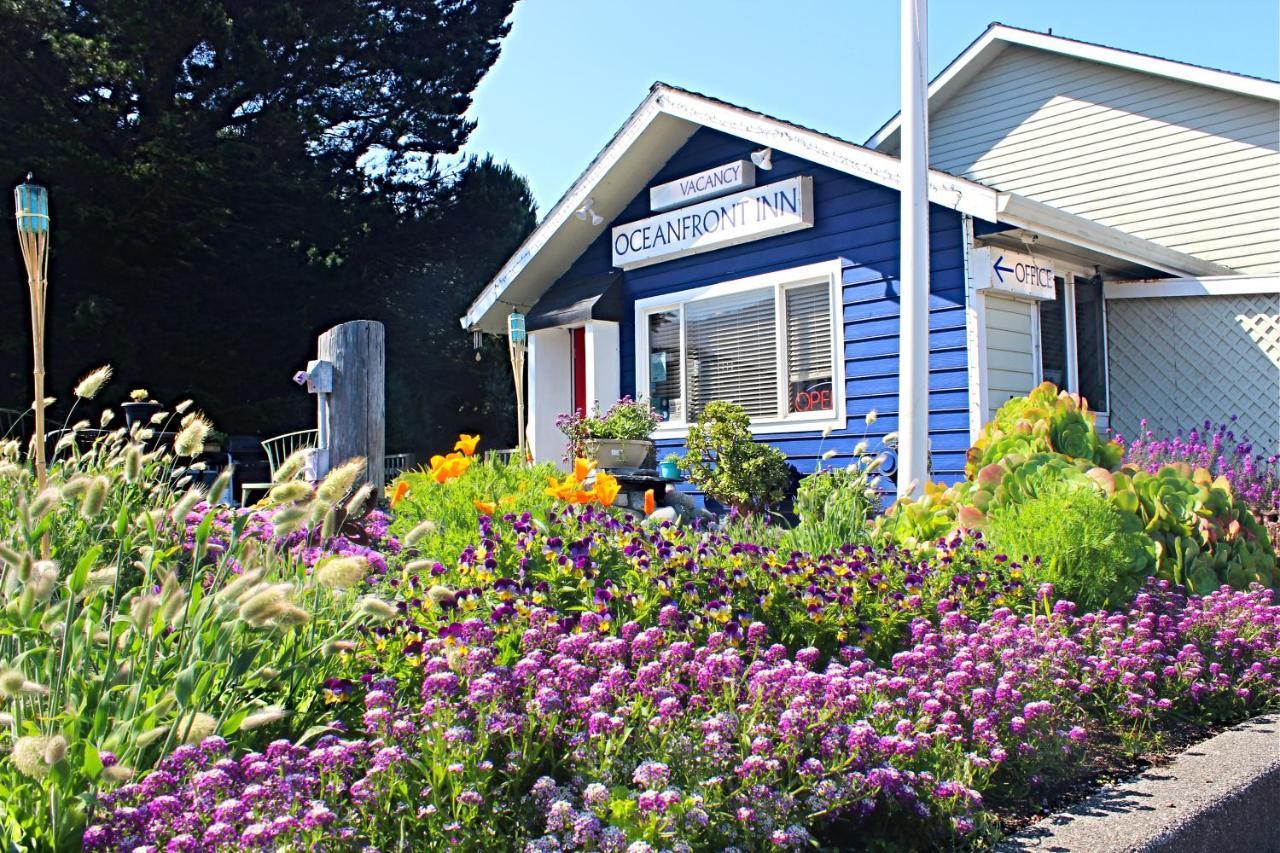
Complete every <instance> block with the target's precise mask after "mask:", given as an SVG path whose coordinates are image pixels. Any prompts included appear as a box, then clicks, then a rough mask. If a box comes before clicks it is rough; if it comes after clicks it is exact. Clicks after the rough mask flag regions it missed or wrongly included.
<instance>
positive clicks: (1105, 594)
mask: <svg viewBox="0 0 1280 853" xmlns="http://www.w3.org/2000/svg"><path fill="white" fill-rule="evenodd" d="M1033 481H1034V488H1033V489H1032V490H1030V491H1028V492H1026V493H1024V495H1023V496H1022V497H1021V498H1020V499H1019V500H1015V501H1009V502H1007V503H1005V504H1003V505H1001V506H999V507H996V508H994V509H992V510H991V512H989V513H988V514H987V521H986V525H985V532H986V534H987V539H988V541H989V542H990V544H991V547H992V548H994V549H995V550H996V551H998V552H1000V553H1003V554H1008V555H1009V556H1010V557H1012V558H1014V559H1019V558H1021V559H1022V560H1023V572H1024V575H1025V577H1026V579H1027V580H1028V581H1033V582H1035V583H1045V582H1048V583H1052V584H1053V586H1054V590H1055V592H1056V594H1057V595H1058V596H1060V597H1062V598H1068V599H1071V600H1072V601H1075V602H1076V603H1077V604H1079V605H1080V606H1081V607H1083V608H1086V609H1089V610H1095V609H1098V608H1101V607H1123V606H1125V605H1126V604H1128V602H1129V601H1130V600H1131V599H1132V597H1133V594H1134V593H1135V592H1137V590H1138V588H1139V587H1140V586H1141V585H1142V582H1143V581H1144V580H1145V579H1146V576H1147V571H1146V570H1147V568H1148V566H1149V565H1151V564H1152V563H1154V547H1153V545H1152V543H1151V541H1150V539H1149V538H1148V537H1145V536H1143V534H1142V529H1141V526H1140V525H1139V524H1138V521H1137V519H1136V518H1135V517H1134V516H1133V515H1132V514H1130V513H1125V512H1122V511H1121V510H1120V509H1119V508H1117V507H1116V506H1115V505H1114V504H1113V503H1111V501H1109V500H1108V499H1107V496H1106V494H1105V493H1103V491H1102V490H1101V488H1099V487H1097V486H1095V485H1093V484H1092V483H1082V482H1076V481H1072V480H1068V479H1064V478H1061V477H1059V476H1056V475H1055V474H1045V475H1041V476H1040V477H1036V478H1033Z"/></svg>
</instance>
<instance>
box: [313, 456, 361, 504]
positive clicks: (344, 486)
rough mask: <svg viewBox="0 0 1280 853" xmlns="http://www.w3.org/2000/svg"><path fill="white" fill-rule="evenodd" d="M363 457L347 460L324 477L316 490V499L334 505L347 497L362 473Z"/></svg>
mask: <svg viewBox="0 0 1280 853" xmlns="http://www.w3.org/2000/svg"><path fill="white" fill-rule="evenodd" d="M364 469H365V460H364V457H363V456H357V457H355V458H354V459H348V460H347V461H346V462H343V463H342V464H341V465H339V466H338V467H337V468H334V469H333V470H332V471H330V472H329V473H328V474H326V475H325V478H324V480H323V481H322V482H321V483H320V485H319V486H318V487H317V488H316V497H317V498H319V499H320V500H322V501H324V502H325V503H327V504H336V503H337V502H338V501H340V500H342V499H343V498H344V497H346V496H347V493H348V492H350V491H351V487H352V486H354V485H355V483H356V479H357V478H358V477H359V476H360V475H361V474H363V473H364Z"/></svg>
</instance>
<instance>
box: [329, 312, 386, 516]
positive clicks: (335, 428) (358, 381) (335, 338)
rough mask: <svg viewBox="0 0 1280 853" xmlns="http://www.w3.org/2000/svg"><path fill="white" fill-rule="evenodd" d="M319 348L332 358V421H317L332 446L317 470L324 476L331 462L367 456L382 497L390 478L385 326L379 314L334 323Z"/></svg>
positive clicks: (371, 479) (370, 478)
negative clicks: (372, 317) (388, 475)
mask: <svg viewBox="0 0 1280 853" xmlns="http://www.w3.org/2000/svg"><path fill="white" fill-rule="evenodd" d="M317 354H318V356H319V358H320V360H321V361H327V362H330V363H332V364H333V392H332V393H331V394H329V395H328V400H327V405H326V406H325V407H324V408H326V409H327V410H328V412H327V415H328V423H327V424H326V423H321V424H319V433H320V435H325V436H327V437H328V446H327V447H325V448H321V452H320V454H319V460H318V467H319V468H321V469H322V470H318V471H317V472H316V474H317V476H324V474H326V473H328V470H329V468H331V467H335V466H337V465H341V464H342V463H343V462H346V461H347V460H348V459H351V458H353V457H356V456H363V457H364V458H365V459H367V460H368V467H367V468H366V469H365V477H366V479H367V480H368V481H369V482H370V483H372V484H373V486H374V488H375V489H376V490H377V494H378V497H381V496H382V489H383V486H384V485H385V484H386V474H385V470H384V465H385V463H386V407H387V403H386V362H387V334H386V330H385V329H384V328H383V326H382V324H381V323H379V322H377V321H375V320H352V321H351V322H349V323H343V324H341V325H339V326H334V327H333V328H332V329H330V330H329V331H327V332H325V333H324V334H322V335H321V336H320V343H319V346H318V348H317ZM320 417H321V419H323V418H324V417H325V414H323V413H322V414H321V415H320Z"/></svg>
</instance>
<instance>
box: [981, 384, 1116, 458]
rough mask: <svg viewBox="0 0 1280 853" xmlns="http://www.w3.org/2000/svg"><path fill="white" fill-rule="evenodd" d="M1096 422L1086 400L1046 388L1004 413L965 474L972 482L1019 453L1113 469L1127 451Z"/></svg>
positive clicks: (995, 420) (985, 434)
mask: <svg viewBox="0 0 1280 853" xmlns="http://www.w3.org/2000/svg"><path fill="white" fill-rule="evenodd" d="M1095 420H1096V418H1095V415H1094V414H1093V412H1091V411H1089V404H1088V403H1087V402H1086V401H1085V400H1084V398H1082V397H1078V396H1073V395H1071V394H1069V393H1068V392H1066V391H1059V390H1058V388H1057V387H1056V386H1055V385H1054V384H1053V383H1052V382H1045V383H1042V384H1041V385H1039V386H1038V387H1037V388H1035V389H1034V390H1033V391H1032V392H1031V393H1030V394H1028V395H1027V396H1025V397H1015V398H1014V399H1012V400H1010V401H1009V402H1007V403H1005V404H1004V405H1003V406H1001V407H1000V410H999V411H998V412H996V415H995V417H994V418H992V419H991V420H990V421H989V422H987V424H986V426H984V427H983V428H982V433H981V434H980V435H979V436H978V440H977V442H975V443H974V445H973V447H971V448H970V449H969V454H968V460H967V464H966V465H965V474H966V475H967V476H968V477H969V478H970V479H972V478H973V477H975V476H976V475H977V473H978V471H979V470H980V469H981V468H982V467H983V466H984V465H989V464H991V463H992V462H998V461H999V460H1001V459H1003V458H1005V457H1006V456H1009V455H1010V454H1014V453H1024V454H1032V453H1060V454H1062V455H1063V456H1069V457H1071V458H1073V459H1084V460H1087V461H1089V462H1091V463H1092V464H1093V465H1097V466H1101V467H1103V468H1107V469H1112V468H1115V467H1116V466H1117V465H1119V464H1120V459H1121V457H1122V455H1123V454H1124V450H1123V448H1122V447H1121V446H1120V445H1119V444H1117V443H1116V442H1114V441H1112V440H1111V439H1109V438H1106V437H1105V436H1103V435H1100V434H1099V433H1098V431H1097V430H1096V429H1095V428H1094V422H1095Z"/></svg>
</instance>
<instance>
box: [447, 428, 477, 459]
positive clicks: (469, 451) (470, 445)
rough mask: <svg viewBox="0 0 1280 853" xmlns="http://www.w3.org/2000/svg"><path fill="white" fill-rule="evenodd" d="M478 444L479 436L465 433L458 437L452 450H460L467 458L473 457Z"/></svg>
mask: <svg viewBox="0 0 1280 853" xmlns="http://www.w3.org/2000/svg"><path fill="white" fill-rule="evenodd" d="M479 443H480V436H478V435H467V434H466V433H465V432H464V433H462V434H461V435H459V436H458V441H457V443H456V444H454V445H453V449H454V450H461V451H462V452H463V453H464V454H465V455H467V456H473V455H474V454H475V452H476V445H478V444H479Z"/></svg>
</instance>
